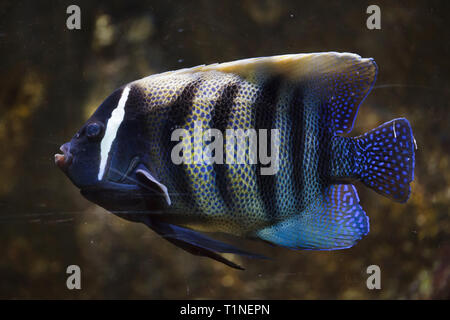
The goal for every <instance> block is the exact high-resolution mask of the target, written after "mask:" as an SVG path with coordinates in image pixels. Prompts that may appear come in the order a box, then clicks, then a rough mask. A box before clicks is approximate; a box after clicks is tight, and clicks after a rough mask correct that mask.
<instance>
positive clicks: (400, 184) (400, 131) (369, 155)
mask: <svg viewBox="0 0 450 320" xmlns="http://www.w3.org/2000/svg"><path fill="white" fill-rule="evenodd" d="M356 139H357V141H356V143H357V146H358V151H357V152H358V154H359V156H358V159H357V161H358V163H359V166H360V179H361V181H362V182H363V183H364V184H365V185H366V186H368V187H370V188H371V189H373V190H375V191H376V192H378V193H380V194H382V195H385V196H387V197H389V198H391V199H393V200H395V201H398V202H405V201H407V200H408V198H409V195H410V193H411V187H410V185H409V183H410V182H411V181H413V180H414V149H415V141H414V137H413V134H412V130H411V126H410V124H409V122H408V120H406V119H404V118H400V119H395V120H392V121H389V122H386V123H385V124H383V125H381V126H379V127H378V128H375V129H373V130H371V131H369V132H367V133H366V134H364V135H362V136H360V137H357V138H356Z"/></svg>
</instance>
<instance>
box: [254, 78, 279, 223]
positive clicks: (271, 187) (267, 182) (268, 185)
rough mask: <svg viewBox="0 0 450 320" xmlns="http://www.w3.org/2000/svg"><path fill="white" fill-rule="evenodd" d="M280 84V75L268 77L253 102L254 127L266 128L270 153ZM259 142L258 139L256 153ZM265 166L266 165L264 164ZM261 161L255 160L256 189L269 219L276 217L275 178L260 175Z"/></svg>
mask: <svg viewBox="0 0 450 320" xmlns="http://www.w3.org/2000/svg"><path fill="white" fill-rule="evenodd" d="M281 84H282V78H281V76H273V77H269V78H268V79H267V80H265V82H264V83H263V85H262V86H261V89H260V92H259V95H258V97H257V99H256V101H255V104H254V112H255V129H256V130H259V129H267V150H268V154H271V152H272V150H271V144H270V142H271V129H282V128H275V117H276V111H277V110H276V108H277V101H278V95H279V92H280V88H281ZM260 144H261V142H260V141H259V140H258V153H259V148H260ZM264 166H267V165H264ZM261 167H262V166H261V163H260V161H258V162H257V165H256V166H255V168H256V182H257V185H258V190H259V192H260V195H261V198H262V200H263V204H264V210H265V213H266V215H267V217H268V218H269V219H270V220H274V219H276V217H277V214H278V212H277V197H276V188H275V184H276V178H275V175H262V174H261Z"/></svg>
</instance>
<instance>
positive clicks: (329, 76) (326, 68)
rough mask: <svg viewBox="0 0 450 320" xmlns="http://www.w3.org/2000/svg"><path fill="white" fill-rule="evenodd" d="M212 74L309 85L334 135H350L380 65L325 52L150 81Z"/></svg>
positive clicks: (193, 70) (222, 66)
mask: <svg viewBox="0 0 450 320" xmlns="http://www.w3.org/2000/svg"><path fill="white" fill-rule="evenodd" d="M208 71H216V72H224V73H232V74H235V75H238V76H240V77H242V78H243V79H245V80H247V81H250V82H255V83H258V82H259V81H261V79H264V78H266V77H267V76H271V75H276V76H281V79H283V80H287V81H291V82H292V83H294V84H295V83H298V84H301V85H305V86H306V87H307V89H308V91H309V93H310V94H312V95H313V100H314V102H315V103H318V104H319V105H324V106H325V107H326V110H327V118H328V119H327V120H328V121H329V122H330V127H331V128H332V129H333V130H334V132H336V133H348V132H350V131H351V130H352V128H353V123H354V121H355V118H356V114H357V112H358V108H359V105H360V104H361V102H362V101H363V100H364V98H365V97H366V96H367V94H368V93H369V92H370V90H371V89H372V86H373V84H374V83H375V79H376V75H377V65H376V63H375V61H374V60H373V59H372V58H361V57H360V56H359V55H357V54H354V53H347V52H344V53H339V52H321V53H307V54H286V55H278V56H271V57H259V58H249V59H243V60H236V61H232V62H224V63H215V64H210V65H199V66H196V67H192V68H185V69H180V70H176V71H168V72H164V73H161V74H156V75H153V76H150V77H159V76H161V77H170V76H176V75H182V74H194V73H197V72H208Z"/></svg>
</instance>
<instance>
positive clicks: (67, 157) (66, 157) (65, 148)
mask: <svg viewBox="0 0 450 320" xmlns="http://www.w3.org/2000/svg"><path fill="white" fill-rule="evenodd" d="M59 150H61V151H62V152H63V154H60V153H57V154H55V164H56V165H57V166H58V167H59V168H60V169H61V170H63V171H67V168H68V167H69V166H70V165H71V164H72V160H73V156H72V153H71V152H70V142H67V143H65V144H63V145H62V146H61V147H60V148H59Z"/></svg>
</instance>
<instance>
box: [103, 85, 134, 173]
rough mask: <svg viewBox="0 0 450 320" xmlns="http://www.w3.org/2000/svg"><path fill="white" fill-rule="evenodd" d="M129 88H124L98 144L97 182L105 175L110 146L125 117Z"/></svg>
mask: <svg viewBox="0 0 450 320" xmlns="http://www.w3.org/2000/svg"><path fill="white" fill-rule="evenodd" d="M129 92H130V88H129V87H125V89H123V92H122V96H121V97H120V100H119V103H118V104H117V107H116V108H115V109H114V110H113V112H112V113H111V117H110V118H109V120H108V123H107V124H106V130H105V135H104V136H103V139H102V141H101V143H100V167H99V169H98V180H99V181H100V180H102V178H103V175H104V173H105V168H106V162H107V161H108V157H109V152H110V151H111V146H112V144H113V142H114V139H116V135H117V131H118V130H119V127H120V124H121V123H122V121H123V118H124V117H125V104H126V103H127V99H128V93H129Z"/></svg>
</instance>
